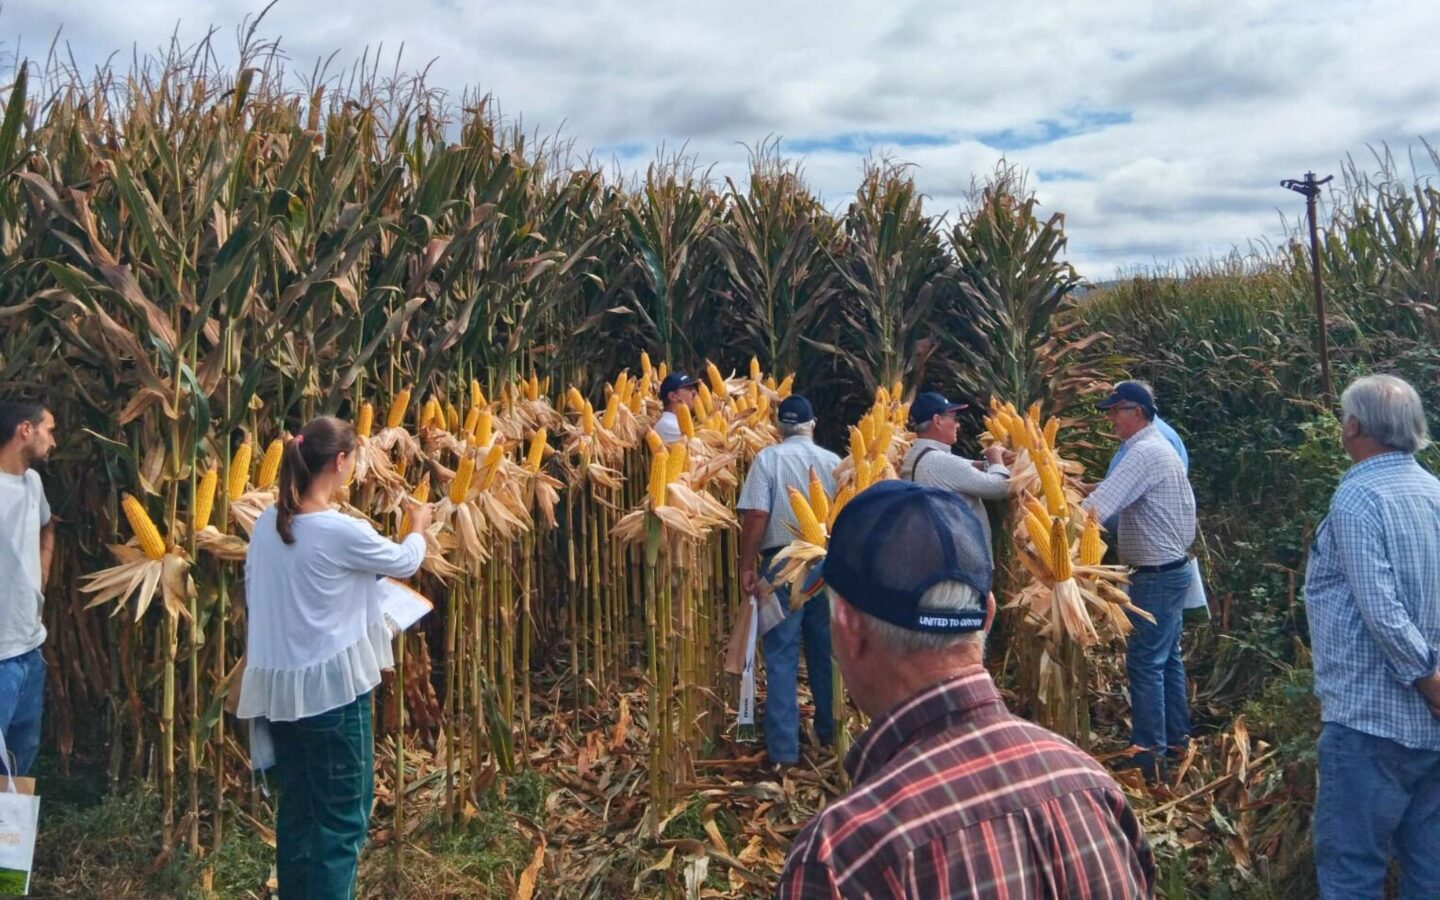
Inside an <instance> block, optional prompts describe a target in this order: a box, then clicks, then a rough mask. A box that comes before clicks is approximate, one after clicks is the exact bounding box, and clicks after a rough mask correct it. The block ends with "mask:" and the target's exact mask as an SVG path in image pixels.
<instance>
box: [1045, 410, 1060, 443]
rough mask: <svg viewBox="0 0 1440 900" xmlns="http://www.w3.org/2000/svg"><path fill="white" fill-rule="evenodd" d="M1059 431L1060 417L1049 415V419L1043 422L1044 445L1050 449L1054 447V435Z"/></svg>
mask: <svg viewBox="0 0 1440 900" xmlns="http://www.w3.org/2000/svg"><path fill="white" fill-rule="evenodd" d="M1059 432H1060V418H1059V417H1058V416H1051V417H1050V421H1048V422H1046V423H1045V446H1047V447H1049V448H1050V449H1051V450H1052V451H1053V450H1054V449H1055V435H1056V434H1058V433H1059Z"/></svg>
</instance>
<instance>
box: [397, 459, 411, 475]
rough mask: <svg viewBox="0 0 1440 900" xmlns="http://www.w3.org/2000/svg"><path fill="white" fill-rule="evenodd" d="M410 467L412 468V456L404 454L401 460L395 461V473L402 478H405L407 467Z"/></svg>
mask: <svg viewBox="0 0 1440 900" xmlns="http://www.w3.org/2000/svg"><path fill="white" fill-rule="evenodd" d="M409 468H410V457H408V456H402V457H400V461H399V462H397V463H395V474H396V475H399V476H400V477H401V478H404V477H405V470H407V469H409Z"/></svg>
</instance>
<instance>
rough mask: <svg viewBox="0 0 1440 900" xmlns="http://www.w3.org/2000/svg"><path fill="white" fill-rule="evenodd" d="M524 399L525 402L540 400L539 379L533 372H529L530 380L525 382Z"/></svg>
mask: <svg viewBox="0 0 1440 900" xmlns="http://www.w3.org/2000/svg"><path fill="white" fill-rule="evenodd" d="M525 399H526V400H539V399H540V377H539V376H538V375H536V374H535V373H534V372H531V373H530V380H529V381H527V382H525Z"/></svg>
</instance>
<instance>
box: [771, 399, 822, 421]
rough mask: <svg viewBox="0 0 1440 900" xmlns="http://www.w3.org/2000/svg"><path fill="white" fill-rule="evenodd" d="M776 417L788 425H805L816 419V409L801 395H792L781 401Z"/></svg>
mask: <svg viewBox="0 0 1440 900" xmlns="http://www.w3.org/2000/svg"><path fill="white" fill-rule="evenodd" d="M776 415H777V416H778V418H779V419H780V421H781V422H783V423H785V424H786V425H804V424H805V423H806V422H809V421H810V420H811V419H813V418H815V408H814V407H813V406H811V405H810V401H809V400H806V399H805V398H804V397H802V396H800V395H799V394H791V395H790V396H788V397H786V398H785V399H784V400H781V401H780V409H779V410H778V411H777V413H776Z"/></svg>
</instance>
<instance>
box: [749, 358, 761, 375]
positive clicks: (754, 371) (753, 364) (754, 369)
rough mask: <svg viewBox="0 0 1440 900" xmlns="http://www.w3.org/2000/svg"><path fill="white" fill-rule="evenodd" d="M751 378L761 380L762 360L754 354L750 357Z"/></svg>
mask: <svg viewBox="0 0 1440 900" xmlns="http://www.w3.org/2000/svg"><path fill="white" fill-rule="evenodd" d="M750 380H751V381H759V380H760V360H758V359H756V358H755V357H753V356H752V357H750Z"/></svg>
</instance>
